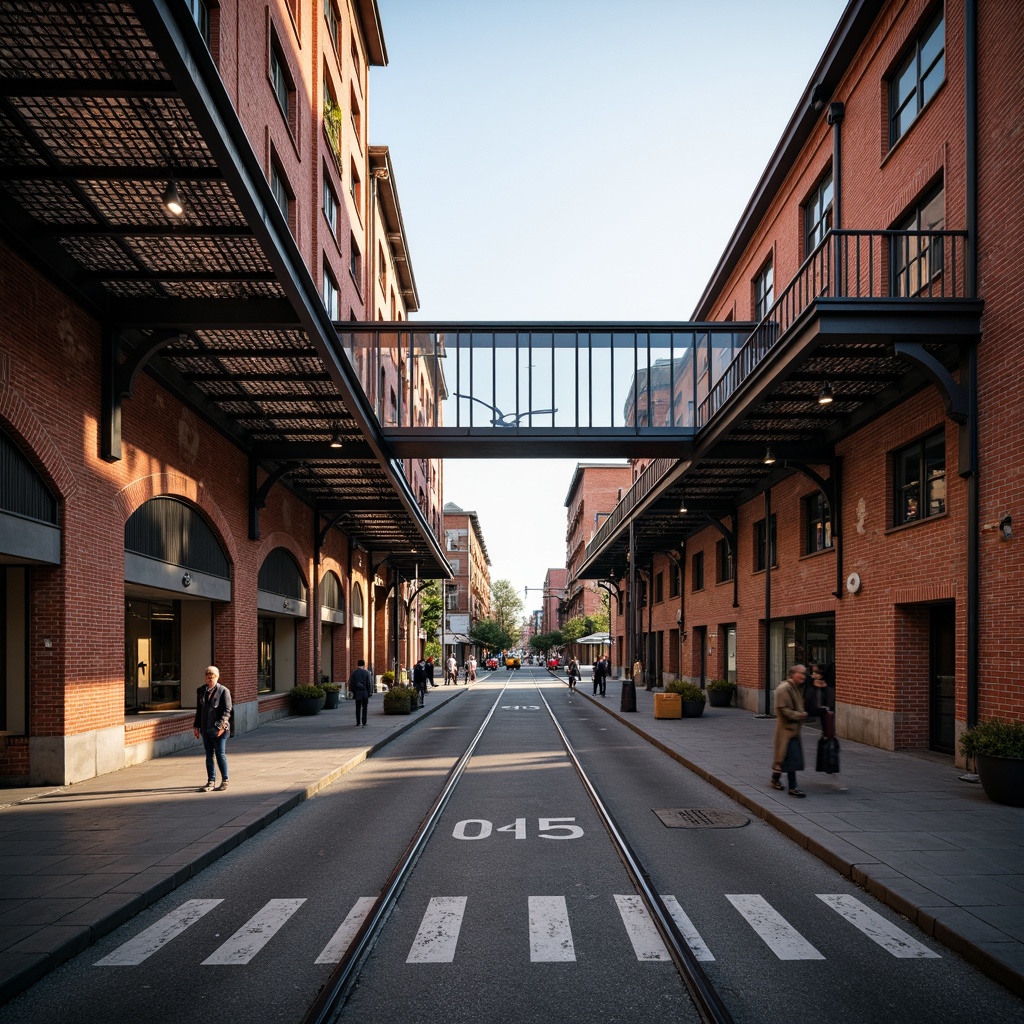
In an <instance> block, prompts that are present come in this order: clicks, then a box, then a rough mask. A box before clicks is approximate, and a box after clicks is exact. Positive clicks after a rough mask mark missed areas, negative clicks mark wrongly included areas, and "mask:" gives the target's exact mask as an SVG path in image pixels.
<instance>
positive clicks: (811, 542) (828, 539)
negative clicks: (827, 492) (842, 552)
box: [804, 492, 832, 555]
mask: <svg viewBox="0 0 1024 1024" xmlns="http://www.w3.org/2000/svg"><path fill="white" fill-rule="evenodd" d="M804 524H805V533H804V553H805V554H808V555H810V554H813V553H814V552H815V551H825V550H827V549H828V548H830V547H832V509H831V508H830V507H829V504H828V502H827V501H826V500H825V496H824V495H823V494H821V493H820V492H816V493H814V494H812V495H810V497H807V498H804Z"/></svg>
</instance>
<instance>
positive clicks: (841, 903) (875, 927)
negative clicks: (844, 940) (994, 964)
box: [817, 892, 942, 960]
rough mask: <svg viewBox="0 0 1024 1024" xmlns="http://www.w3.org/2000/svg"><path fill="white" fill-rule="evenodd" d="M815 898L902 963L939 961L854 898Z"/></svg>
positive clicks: (929, 951) (930, 952) (834, 895)
mask: <svg viewBox="0 0 1024 1024" xmlns="http://www.w3.org/2000/svg"><path fill="white" fill-rule="evenodd" d="M817 896H818V899H819V900H822V901H823V902H824V903H826V904H827V905H828V906H830V907H831V908H832V909H833V910H834V911H835V912H836V913H837V914H839V915H840V916H841V917H845V918H846V920H847V921H849V922H850V924H852V925H853V926H854V927H855V928H858V929H860V931H862V932H863V933H864V934H865V935H866V936H867V937H868V938H869V939H871V940H873V941H874V942H877V943H878V945H880V946H881V947H882V949H884V950H885V951H886V952H888V953H891V954H892V955H893V956H895V957H899V958H900V959H901V960H941V959H942V957H941V956H939V954H938V953H935V952H933V951H932V950H930V949H929V948H928V947H927V946H923V945H921V943H920V942H918V941H917V940H916V939H912V938H911V937H910V936H909V935H908V934H907V933H906V932H905V931H903V930H901V929H900V928H897V927H896V925H894V924H892V923H891V922H889V921H887V920H886V919H885V918H884V917H882V915H881V914H876V913H875V912H874V911H873V910H872V909H871V908H870V907H866V906H864V904H863V903H861V901H860V900H859V899H857V898H856V897H855V896H847V895H844V894H842V893H836V894H833V895H822V894H821V893H820V892H819V893H818V894H817Z"/></svg>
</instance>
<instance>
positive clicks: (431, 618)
mask: <svg viewBox="0 0 1024 1024" xmlns="http://www.w3.org/2000/svg"><path fill="white" fill-rule="evenodd" d="M443 616H444V606H443V603H442V601H441V583H440V581H439V580H431V581H430V583H428V584H427V586H426V587H424V588H423V590H421V591H420V625H421V626H422V627H423V632H424V634H425V635H426V638H427V642H428V643H429V642H430V641H431V640H436V639H437V637H438V634H439V633H440V632H441V619H442V617H443Z"/></svg>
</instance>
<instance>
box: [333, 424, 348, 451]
mask: <svg viewBox="0 0 1024 1024" xmlns="http://www.w3.org/2000/svg"><path fill="white" fill-rule="evenodd" d="M344 443H345V442H344V440H343V439H342V436H341V431H340V430H339V429H338V428H337V427H335V428H334V433H333V434H331V447H332V448H341V447H342V446H343V445H344Z"/></svg>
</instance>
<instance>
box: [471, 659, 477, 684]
mask: <svg viewBox="0 0 1024 1024" xmlns="http://www.w3.org/2000/svg"><path fill="white" fill-rule="evenodd" d="M469 682H471V683H475V682H476V658H474V657H473V655H470V656H469Z"/></svg>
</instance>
